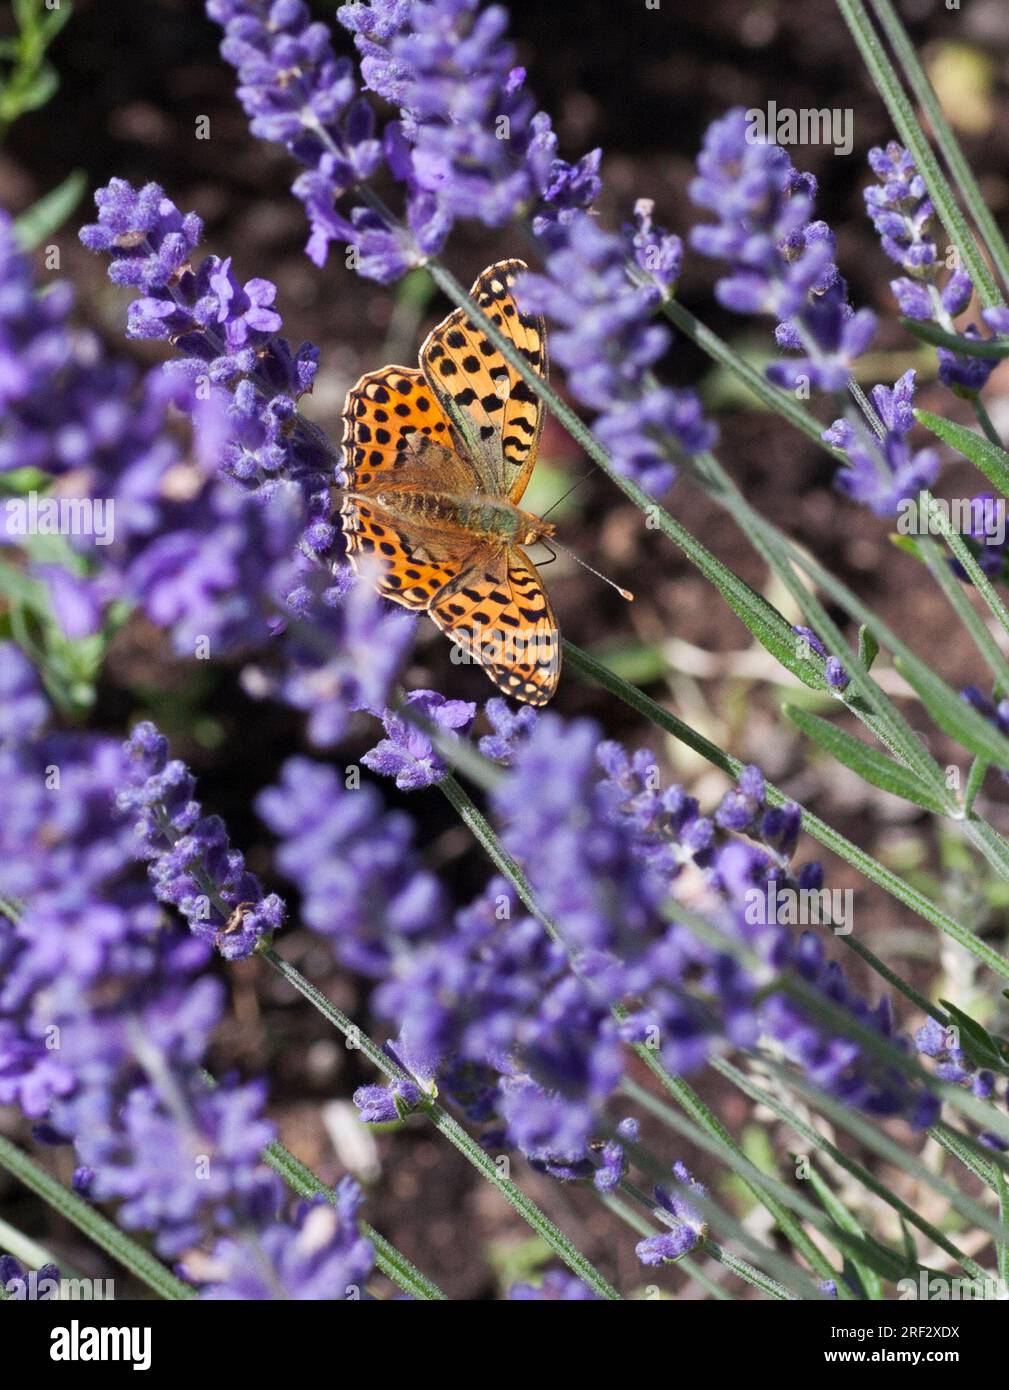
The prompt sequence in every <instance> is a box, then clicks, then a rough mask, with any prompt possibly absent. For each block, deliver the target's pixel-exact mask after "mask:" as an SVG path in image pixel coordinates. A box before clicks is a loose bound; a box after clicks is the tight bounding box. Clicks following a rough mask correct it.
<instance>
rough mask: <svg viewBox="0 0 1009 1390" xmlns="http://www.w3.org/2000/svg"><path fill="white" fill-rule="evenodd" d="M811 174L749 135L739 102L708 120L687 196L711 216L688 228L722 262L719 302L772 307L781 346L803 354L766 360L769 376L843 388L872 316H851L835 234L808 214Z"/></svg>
mask: <svg viewBox="0 0 1009 1390" xmlns="http://www.w3.org/2000/svg"><path fill="white" fill-rule="evenodd" d="M815 193H816V181H815V180H814V179H813V178H812V177H811V176H810V175H807V174H800V173H799V172H798V171H797V170H796V169H795V168H794V166H793V164H792V161H791V159H790V158H789V155H788V153H787V151H786V150H784V149H782V148H781V147H780V146H779V145H774V144H769V143H765V142H763V141H761V140H757V139H754V138H753V136H752V132H751V129H750V123H749V119H748V117H747V114H746V112H745V111H744V110H743V109H742V108H741V107H737V108H735V109H734V110H732V111H730V112H728V113H727V115H725V116H723V117H722V118H721V119H720V120H717V121H715V122H714V123H713V124H712V125H710V126H709V127H708V130H707V131H706V133H705V136H704V142H703V146H702V149H701V153H700V155H699V156H698V159H697V178H696V179H694V181H693V183H692V184H691V185H690V196H691V198H692V199H693V201H694V202H695V203H696V204H697V205H698V206H699V207H702V208H706V209H707V210H708V211H710V212H713V213H715V215H716V216H717V218H718V221H717V222H716V223H713V224H709V225H706V226H701V227H695V228H694V231H693V233H692V235H691V242H692V244H693V246H694V247H695V248H696V249H697V250H698V251H700V252H701V253H702V254H703V255H706V256H713V257H716V258H717V259H719V260H724V261H728V262H729V264H730V266H731V274H730V275H728V276H726V277H725V278H723V279H721V280H719V281H718V283H717V285H716V287H715V293H716V295H717V297H718V299H719V302H720V303H722V304H724V305H725V307H726V308H727V309H731V310H733V312H735V313H738V314H773V315H774V316H775V318H777V319H778V320H779V323H778V328H777V331H776V334H775V336H776V339H777V342H778V345H779V347H781V348H784V349H786V350H790V351H798V352H800V353H801V355H800V356H798V357H789V358H786V359H783V360H782V361H780V362H776V363H773V364H772V365H771V366H770V367H769V368H768V370H767V375H768V377H769V378H770V379H771V380H772V381H773V382H775V383H776V384H777V385H779V386H782V387H784V388H786V389H795V388H797V387H799V386H814V387H816V388H818V389H819V390H822V391H837V390H840V389H843V387H845V386H846V385H847V383H848V381H849V380H850V378H851V369H852V364H853V362H854V361H855V359H856V358H857V357H859V356H861V354H862V353H863V352H864V351H865V350H866V348H867V347H868V345H869V342H870V340H871V338H872V336H873V333H874V331H875V327H876V318H875V315H874V314H872V313H870V312H869V311H868V310H866V309H863V310H860V311H859V312H858V313H856V312H855V311H854V310H853V309H852V307H851V305H850V304H849V303H848V299H847V286H846V285H845V282H844V280H843V279H842V278H841V276H840V274H839V273H838V269H837V266H836V264H835V263H834V238H833V235H832V233H831V231H830V229H829V228H828V227H827V226H826V225H825V224H824V223H823V222H816V221H813V220H812V213H813V198H814V196H815Z"/></svg>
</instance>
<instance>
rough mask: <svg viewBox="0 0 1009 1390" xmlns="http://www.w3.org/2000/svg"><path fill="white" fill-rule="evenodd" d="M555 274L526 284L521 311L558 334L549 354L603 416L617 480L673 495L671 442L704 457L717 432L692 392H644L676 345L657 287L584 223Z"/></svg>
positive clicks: (611, 239) (568, 238) (574, 226)
mask: <svg viewBox="0 0 1009 1390" xmlns="http://www.w3.org/2000/svg"><path fill="white" fill-rule="evenodd" d="M649 235H650V236H651V235H654V233H652V232H651V231H650V232H649ZM547 272H548V273H547V274H546V275H525V276H523V277H522V279H521V281H520V283H519V286H518V291H517V292H518V297H519V302H520V303H521V305H522V307H523V308H524V309H527V310H530V311H534V312H538V313H543V314H546V315H548V316H549V317H550V318H551V319H553V320H554V322H555V323H556V324H558V325H559V331H555V332H554V333H553V334H552V336H551V340H550V343H551V351H552V353H553V355H554V357H555V359H556V360H557V361H558V362H560V364H561V365H562V366H563V367H565V368H566V370H567V373H568V381H569V383H570V386H571V389H572V391H573V392H574V393H575V395H576V396H577V397H578V399H579V400H580V401H582V402H583V403H584V404H585V405H588V406H591V407H592V408H593V409H595V410H599V411H601V412H602V414H601V415H600V416H599V418H598V419H597V420H596V421H595V425H594V432H595V434H596V436H597V437H598V439H599V441H600V443H602V444H603V445H604V446H605V447H606V449H607V450H608V451H609V453H610V455H611V458H612V460H613V464H614V466H615V467H616V469H617V470H618V472H621V473H624V474H626V475H627V476H628V477H631V478H633V479H634V480H635V481H637V482H638V483H640V485H641V486H642V487H644V488H645V489H646V490H647V491H649V492H652V493H658V492H663V491H665V490H667V489H668V488H669V486H670V485H671V484H672V482H673V479H674V477H675V469H674V467H673V464H672V462H671V452H670V442H671V441H672V443H673V445H674V446H678V447H679V448H681V449H683V450H684V451H685V452H687V453H698V452H700V451H702V450H704V449H707V448H710V446H711V444H712V443H713V442H714V439H715V431H714V428H713V427H712V426H711V425H710V424H709V423H708V422H707V421H706V420H705V419H704V417H703V415H702V413H701V408H700V405H699V403H698V401H697V398H696V396H695V395H694V394H693V392H690V391H678V390H675V389H674V388H672V387H653V386H647V387H646V381H645V377H646V373H647V371H648V369H649V368H650V367H651V366H652V364H653V363H654V362H656V361H657V359H658V358H659V357H660V356H661V355H662V354H663V353H664V352H665V350H666V348H667V347H668V345H669V333H668V332H667V330H666V329H664V328H663V327H662V326H661V325H659V324H655V323H652V322H651V321H650V314H651V309H652V306H653V304H654V301H655V298H656V294H657V291H656V289H655V287H654V286H651V287H648V286H640V285H634V284H632V283H631V281H630V280H629V279H628V276H627V270H626V248H625V245H624V242H623V241H622V240H621V238H619V237H617V236H612V235H610V234H608V233H606V232H604V231H602V230H601V229H600V228H599V227H598V226H597V225H596V223H595V222H593V221H592V220H591V219H590V218H589V217H587V216H584V215H578V216H576V217H573V218H572V220H571V221H570V222H569V224H568V225H567V226H566V227H565V236H564V239H563V241H562V242H559V243H558V244H557V246H556V249H554V250H553V251H552V252H551V254H550V256H549V257H548V260H547Z"/></svg>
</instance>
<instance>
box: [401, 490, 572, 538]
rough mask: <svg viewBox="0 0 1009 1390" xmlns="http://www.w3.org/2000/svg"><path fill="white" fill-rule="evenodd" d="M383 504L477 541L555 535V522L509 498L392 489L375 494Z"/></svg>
mask: <svg viewBox="0 0 1009 1390" xmlns="http://www.w3.org/2000/svg"><path fill="white" fill-rule="evenodd" d="M375 501H376V502H377V503H378V504H379V506H380V507H384V508H385V509H386V510H387V511H388V512H389V514H390V515H392V516H398V517H400V518H401V519H402V520H404V521H405V520H411V521H419V522H426V523H427V524H428V525H439V524H441V525H445V524H446V523H447V524H448V525H450V526H458V527H459V529H460V530H463V531H466V532H467V533H468V534H469V535H471V536H472V537H473V538H474V539H476V540H490V541H494V540H498V541H502V542H505V543H509V542H510V543H512V544H518V545H534V544H535V543H536V541H538V540H540V539H541V538H542V537H543V536H552V535H553V534H554V530H555V527H554V524H553V522H551V521H543V520H542V518H541V517H538V516H534V515H533V513H532V512H525V511H523V510H522V508H521V507H516V506H515V505H514V503H512V502H509V501H508V499H507V498H505V497H493V496H490V495H488V494H485V493H482V494H480V495H479V496H471V497H459V496H455V495H453V494H452V493H443V492H412V491H406V490H403V491H399V490H397V489H395V488H390V489H389V490H388V491H387V492H382V493H380V494H378V495H377V496H376V497H375Z"/></svg>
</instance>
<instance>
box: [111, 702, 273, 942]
mask: <svg viewBox="0 0 1009 1390" xmlns="http://www.w3.org/2000/svg"><path fill="white" fill-rule="evenodd" d="M124 753H125V756H126V758H127V760H128V763H129V767H130V785H129V786H127V787H124V788H123V790H122V791H121V792H120V794H119V797H118V806H119V809H120V811H122V812H123V813H124V814H127V815H133V816H135V817H136V825H135V829H136V833H137V835H138V836H139V838H140V843H141V848H140V849H139V850H138V854H139V856H140V857H142V858H144V859H146V860H147V861H148V874H149V876H150V880H151V883H152V885H153V886H154V891H155V894H156V896H157V897H158V899H159V900H160V901H161V902H166V903H171V904H173V905H174V906H175V907H177V908H178V909H179V911H180V912H181V913H182V915H183V916H184V917H185V918H186V920H187V921H188V922H189V925H190V928H191V929H192V931H193V932H194V933H195V934H196V935H197V936H198V937H200V938H201V940H204V941H207V942H209V943H211V944H212V945H214V946H216V947H217V949H218V950H219V951H220V952H221V954H222V955H223V956H224V957H225V958H226V959H228V960H236V959H240V958H242V957H244V956H248V955H250V954H251V953H252V952H253V951H254V950H255V948H256V946H257V945H258V943H259V942H260V941H261V940H264V939H265V940H267V941H268V940H269V939H270V937H271V936H272V935H273V933H274V932H275V931H277V930H279V928H280V927H281V926H282V925H283V921H284V912H285V908H284V904H283V902H282V901H281V899H280V898H278V897H277V895H276V894H275V893H270V894H268V895H264V893H263V890H262V888H261V887H260V885H259V882H258V880H257V879H256V878H255V876H254V875H253V874H250V873H249V872H248V870H247V869H246V867H245V860H244V859H243V857H242V855H241V854H240V853H239V852H238V850H234V849H232V848H231V845H230V844H229V841H228V836H227V831H226V830H225V828H224V825H223V823H222V822H221V821H220V819H219V818H218V817H217V816H205V815H204V814H203V812H202V809H201V807H200V804H199V802H198V801H196V800H195V799H194V793H195V790H196V784H195V781H194V779H193V776H192V774H191V773H190V772H189V770H188V768H187V767H186V765H185V764H184V763H182V762H179V761H177V760H171V759H170V758H169V756H168V740H167V739H166V738H164V736H163V735H162V734H160V733H159V732H158V730H157V729H156V728H155V727H154V725H153V724H150V723H142V724H138V725H137V727H136V728H135V729H134V731H133V735H132V737H131V739H130V740H129V742H128V743H127V744H126V745H125V748H124Z"/></svg>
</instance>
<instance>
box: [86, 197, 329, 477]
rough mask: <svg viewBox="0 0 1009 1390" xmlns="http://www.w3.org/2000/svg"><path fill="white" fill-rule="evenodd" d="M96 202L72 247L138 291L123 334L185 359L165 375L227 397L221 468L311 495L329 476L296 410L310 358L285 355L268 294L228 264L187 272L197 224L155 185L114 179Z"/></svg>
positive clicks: (314, 359)
mask: <svg viewBox="0 0 1009 1390" xmlns="http://www.w3.org/2000/svg"><path fill="white" fill-rule="evenodd" d="M95 203H96V204H97V207H98V222H97V223H95V224H93V225H91V226H87V227H83V228H82V229H81V234H80V235H81V241H82V242H83V243H84V245H85V246H87V247H88V248H89V249H90V250H92V251H99V252H105V253H107V254H108V255H109V256H110V258H111V263H110V266H109V278H110V279H111V280H112V282H113V283H114V284H117V285H129V286H131V287H134V288H136V289H139V290H141V291H142V295H141V297H139V298H137V299H135V300H134V301H133V303H132V304H131V306H130V311H129V320H128V329H127V332H128V334H129V336H130V337H133V338H158V339H168V340H170V341H171V342H172V343H173V344H174V345H175V346H176V347H177V348H178V349H179V351H180V352H181V353H182V354H184V355H183V357H182V359H181V360H179V361H175V362H172V363H171V364H169V366H168V367H167V370H168V371H169V372H170V373H171V374H172V375H173V376H178V377H180V378H181V379H182V380H184V381H186V382H187V383H189V384H190V385H191V386H192V387H196V386H198V385H199V384H200V383H204V384H205V389H209V387H211V386H221V387H226V388H228V390H229V391H230V392H231V401H230V405H229V407H228V416H229V418H228V425H229V429H228V436H229V438H228V449H227V450H226V453H225V468H226V470H227V471H228V472H229V473H230V475H231V476H233V477H235V478H236V479H238V480H240V481H241V482H242V483H243V484H245V485H246V486H250V487H259V486H263V485H265V484H268V483H270V482H271V481H273V480H276V479H278V478H286V479H288V480H290V481H294V482H304V483H305V484H306V488H307V490H308V492H309V493H310V492H311V491H312V490H313V489H318V488H319V486H320V485H321V484H322V482H323V481H325V480H329V479H330V478H331V477H332V476H333V468H334V463H335V458H334V455H333V452H332V450H331V448H330V447H329V445H328V444H327V443H326V442H325V440H324V439H323V437H322V435H321V434H320V433H319V432H318V431H317V430H315V429H314V428H313V427H312V426H310V425H308V424H307V422H305V421H304V420H303V419H302V418H301V417H300V416H298V413H297V402H298V399H299V397H300V396H302V395H304V394H305V392H306V391H309V390H310V389H311V386H312V382H313V380H314V378H315V373H316V370H317V367H318V351H317V349H316V348H314V347H313V346H312V345H311V343H302V345H301V347H300V348H299V349H298V350H297V352H294V351H292V349H291V347H290V346H289V344H288V343H287V341H286V340H285V339H283V338H280V337H278V336H277V333H278V330H279V328H280V327H281V320H280V315H279V314H277V313H276V311H275V310H274V309H273V308H272V305H273V300H274V298H275V295H276V287H275V286H274V285H272V284H271V283H270V282H269V281H268V280H261V279H255V280H250V281H248V282H247V283H246V284H245V285H244V286H243V285H242V284H241V283H240V282H239V281H238V280H237V279H236V278H235V275H234V272H233V270H232V262H231V260H230V258H229V259H228V260H224V261H222V260H221V259H220V258H219V257H217V256H207V257H205V259H204V260H203V261H202V262H201V263H200V265H199V266H198V267H197V268H196V269H195V270H194V269H193V267H192V265H191V256H192V253H193V252H194V250H195V249H196V247H197V245H198V244H199V241H200V239H201V237H202V231H203V228H202V224H201V222H200V220H199V218H198V217H196V215H195V214H194V213H188V214H185V215H183V214H182V213H180V212H179V210H178V209H177V208H176V207H175V205H174V203H172V202H171V200H170V199H169V198H167V197H166V196H165V193H164V192H163V190H162V189H161V188H159V187H158V185H157V184H154V183H150V184H147V185H146V186H145V187H143V188H141V189H134V188H132V187H131V186H130V184H128V183H127V182H126V181H125V180H123V179H113V180H112V181H111V182H110V183H109V184H108V185H106V187H104V188H100V189H99V190H98V192H97V193H96V194H95Z"/></svg>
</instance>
